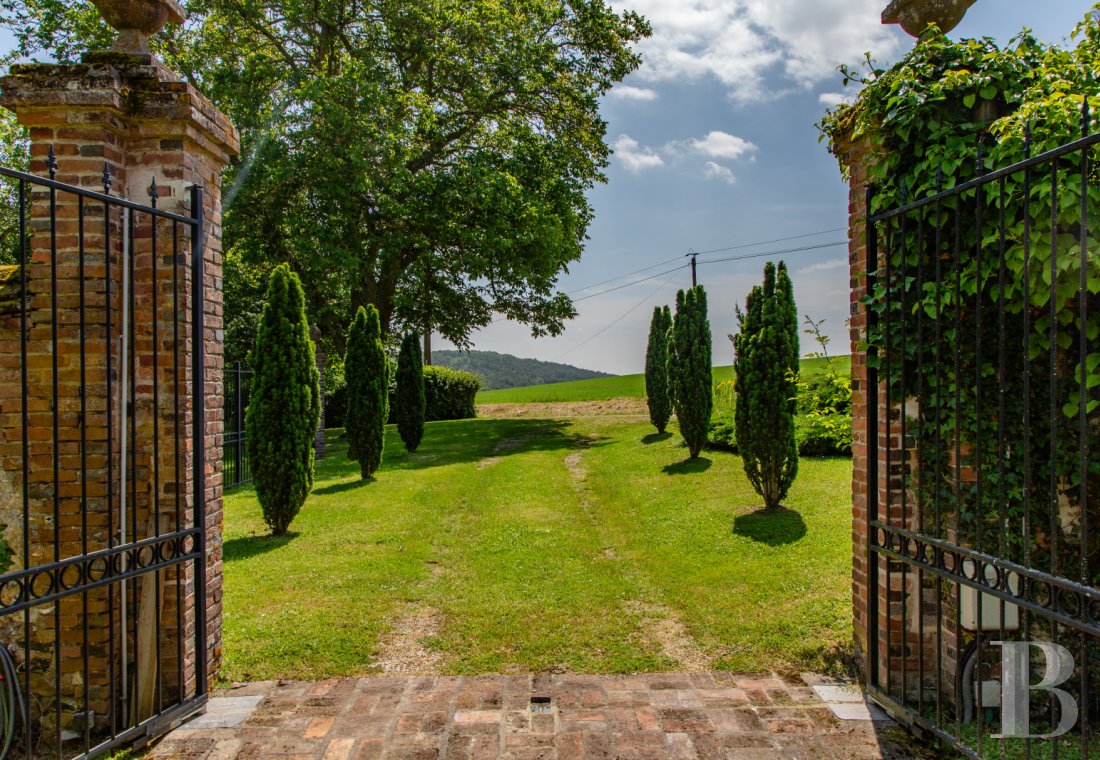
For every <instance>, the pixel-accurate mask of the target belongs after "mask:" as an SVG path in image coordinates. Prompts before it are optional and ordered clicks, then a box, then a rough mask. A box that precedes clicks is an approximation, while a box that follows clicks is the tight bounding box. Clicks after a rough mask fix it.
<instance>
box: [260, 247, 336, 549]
mask: <svg viewBox="0 0 1100 760" xmlns="http://www.w3.org/2000/svg"><path fill="white" fill-rule="evenodd" d="M252 367H253V370H254V371H255V374H254V376H253V379H252V389H251V397H250V399H249V402H248V412H247V413H246V415H245V425H246V427H247V430H248V454H249V457H250V460H251V464H252V480H253V482H254V483H255V485H256V496H257V498H258V499H259V501H260V509H261V510H262V511H263V517H264V522H265V523H267V525H268V527H270V528H271V532H272V533H274V534H275V535H277V536H281V535H284V534H285V533H286V532H287V529H288V528H289V527H290V523H291V521H292V520H293V519H294V516H295V515H297V514H298V510H300V509H301V508H302V504H303V503H304V502H305V500H306V496H307V495H309V491H310V489H311V488H312V487H313V437H314V434H315V433H316V431H317V422H318V420H319V419H320V413H321V396H320V388H319V385H318V381H319V379H320V378H319V374H318V372H317V363H316V359H315V358H314V346H313V342H312V341H311V340H310V339H309V322H308V321H307V320H306V299H305V294H304V293H303V292H302V283H301V281H299V279H298V275H296V274H294V273H293V272H291V271H290V267H289V266H288V265H287V264H281V265H279V266H277V267H276V268H275V270H274V271H273V272H272V273H271V281H270V283H269V284H268V287H267V298H266V302H265V303H264V307H263V313H262V315H261V316H260V326H259V330H258V333H257V335H256V346H255V348H254V349H253V351H252Z"/></svg>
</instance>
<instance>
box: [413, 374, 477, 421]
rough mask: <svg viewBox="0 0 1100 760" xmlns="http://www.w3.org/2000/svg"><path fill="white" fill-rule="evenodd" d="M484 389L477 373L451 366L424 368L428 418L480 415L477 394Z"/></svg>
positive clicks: (428, 419) (468, 417)
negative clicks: (475, 398) (475, 400)
mask: <svg viewBox="0 0 1100 760" xmlns="http://www.w3.org/2000/svg"><path fill="white" fill-rule="evenodd" d="M479 390H481V380H480V379H479V378H478V376H477V375H472V374H470V373H469V372H463V371H461V370H457V369H448V368H447V367H435V366H429V367H425V368H424V397H425V401H426V409H425V413H424V419H425V420H427V421H428V422H437V421H439V420H467V419H470V418H472V417H476V416H477V407H476V406H475V405H474V397H476V396H477V392H478V391H479Z"/></svg>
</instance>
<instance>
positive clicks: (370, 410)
mask: <svg viewBox="0 0 1100 760" xmlns="http://www.w3.org/2000/svg"><path fill="white" fill-rule="evenodd" d="M344 379H345V382H346V383H347V390H346V391H345V396H346V399H347V400H346V404H345V408H344V428H345V431H346V435H347V439H348V458H349V459H351V460H352V461H353V462H359V472H360V474H361V475H362V477H363V479H364V480H366V479H367V478H372V477H374V473H375V472H376V471H377V470H378V467H379V465H381V464H382V446H383V443H384V441H385V432H386V414H387V397H388V395H389V392H388V391H389V372H388V370H387V367H386V352H385V351H384V350H383V348H382V329H381V325H380V324H379V320H378V310H377V309H376V308H374V305H373V304H372V305H369V306H368V307H367V308H366V309H364V308H363V307H361V306H360V307H359V311H357V312H356V314H355V320H354V321H353V322H352V323H351V326H350V327H349V328H348V340H347V353H346V354H345V356H344Z"/></svg>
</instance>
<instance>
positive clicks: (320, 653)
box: [223, 417, 851, 681]
mask: <svg viewBox="0 0 1100 760" xmlns="http://www.w3.org/2000/svg"><path fill="white" fill-rule="evenodd" d="M345 450H346V447H345V446H344V443H343V441H342V440H341V438H340V435H339V432H338V431H335V432H333V431H330V448H329V452H328V456H327V457H326V458H325V459H324V460H323V461H321V462H319V463H318V467H317V477H316V483H315V486H314V490H313V493H312V495H311V496H310V498H309V500H308V501H307V502H306V504H305V506H304V508H303V509H302V511H301V513H300V514H299V515H298V517H297V519H296V520H295V521H294V523H293V525H292V533H291V535H290V536H287V537H283V538H272V537H270V536H268V535H266V534H267V532H268V531H267V528H266V527H265V525H264V523H263V521H262V519H261V516H260V510H259V506H258V504H257V501H256V498H255V494H254V492H253V490H252V489H251V488H249V487H247V486H246V487H242V488H238V489H236V490H234V491H232V492H230V493H228V494H227V495H226V498H225V543H224V559H225V591H224V609H225V622H224V626H225V645H224V653H225V668H224V670H223V678H224V679H226V680H228V681H238V680H256V679H269V678H279V677H283V678H307V679H314V678H326V677H329V676H338V675H355V674H366V673H372V672H378V670H379V668H378V666H377V665H376V664H375V658H376V657H377V656H378V655H379V653H380V650H381V649H382V648H383V642H384V641H386V638H387V635H388V634H389V633H390V632H391V631H394V630H398V631H400V629H401V628H402V626H403V621H404V620H405V619H406V618H408V616H410V615H412V614H414V613H420V614H422V615H423V614H429V615H430V616H432V617H433V618H434V619H435V620H436V622H437V627H436V629H435V630H434V631H433V632H432V633H431V635H428V636H425V637H423V640H421V641H420V642H419V643H420V645H421V646H423V647H424V648H426V649H427V650H428V651H429V652H432V653H434V654H435V655H436V656H437V658H438V661H437V662H436V663H435V665H434V667H436V668H437V669H438V670H440V671H441V672H445V673H453V674H476V673H499V672H518V671H522V672H528V671H529V672H545V671H562V670H569V671H576V672H590V673H610V672H634V671H661V670H668V669H674V668H676V667H677V666H678V662H677V661H676V660H673V659H670V657H669V656H667V655H666V654H665V649H664V648H663V647H662V645H661V643H660V642H659V641H658V640H656V639H655V638H654V637H653V636H652V635H651V633H650V632H651V631H652V629H653V628H654V621H655V620H658V619H661V618H675V619H678V620H679V621H680V622H682V624H683V627H684V631H685V634H686V636H687V637H689V638H690V639H691V640H694V642H696V645H697V646H698V648H699V649H701V651H702V652H703V653H704V654H705V655H706V657H707V658H709V660H710V661H711V662H712V663H713V664H714V666H715V667H717V668H719V669H729V670H734V671H767V670H772V669H778V670H784V671H796V670H801V669H814V670H830V669H836V668H838V667H840V664H839V657H838V653H839V652H840V651H841V650H842V649H843V646H844V643H845V642H847V641H848V640H850V638H851V634H850V631H851V620H850V604H849V600H848V593H849V592H848V589H849V585H850V570H851V564H850V555H851V542H850V522H851V518H850V495H849V494H850V485H849V484H850V477H851V464H850V461H848V460H841V459H836V460H816V461H815V460H803V462H802V467H801V471H800V474H799V478H798V481H797V483H796V484H795V486H794V489H793V491H792V493H791V496H790V499H789V500H788V504H789V506H790V508H791V511H789V512H778V513H773V514H761V513H758V512H757V510H758V508H759V506H760V500H759V498H758V497H757V496H756V495H755V494H754V493H753V491H752V489H751V487H750V486H749V484H748V482H747V481H746V479H745V477H744V475H743V474H742V472H741V463H740V460H739V459H738V458H737V457H735V456H733V455H729V454H724V453H721V452H707V453H706V455H705V457H703V458H702V459H700V460H697V461H696V462H685V457H686V450H685V449H684V448H683V447H682V446H681V445H680V443H679V439H678V436H673V435H669V434H666V435H665V436H657V435H656V434H653V430H652V428H651V427H650V426H649V425H647V424H644V423H643V422H641V421H635V420H634V419H631V418H626V419H623V418H606V417H604V418H587V419H585V418H581V419H575V420H531V419H520V420H484V419H478V420H465V421H458V422H442V423H431V424H429V425H428V427H427V433H426V436H425V439H424V442H423V444H422V445H421V447H420V449H419V450H418V451H417V452H416V453H414V454H408V453H406V452H405V451H404V449H403V447H402V446H401V442H400V440H399V439H398V438H397V436H396V433H395V432H394V431H393V429H392V428H391V429H389V430H388V431H387V441H386V452H385V460H384V464H383V466H382V469H381V471H380V472H379V474H378V479H377V481H375V482H363V481H361V480H360V478H359V475H358V466H357V465H356V464H354V463H352V462H349V461H348V460H347V458H346V456H345Z"/></svg>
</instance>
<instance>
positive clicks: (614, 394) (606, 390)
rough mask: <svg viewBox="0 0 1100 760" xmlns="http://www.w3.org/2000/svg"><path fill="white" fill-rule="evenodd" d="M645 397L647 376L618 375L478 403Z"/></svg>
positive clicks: (844, 368)
mask: <svg viewBox="0 0 1100 760" xmlns="http://www.w3.org/2000/svg"><path fill="white" fill-rule="evenodd" d="M832 361H833V366H834V367H835V369H836V371H837V372H839V373H841V374H847V373H848V372H849V371H850V370H851V366H852V364H851V357H849V356H835V357H833V359H832ZM827 366H828V365H827V364H826V362H825V360H824V359H803V360H802V372H803V373H805V374H806V375H808V376H812V375H818V374H822V373H824V372H825V370H826V369H827ZM713 379H714V383H715V384H716V385H717V384H718V383H721V382H723V381H726V380H732V379H733V367H731V366H725V367H715V368H714V371H713ZM644 396H645V375H618V376H616V377H599V378H596V379H594V380H574V381H572V382H568V383H552V384H550V385H528V386H525V387H523V388H502V389H500V390H494V391H481V392H480V393H479V394H477V403H479V404H533V403H562V402H568V401H607V400H608V399H613V398H642V397H644Z"/></svg>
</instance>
